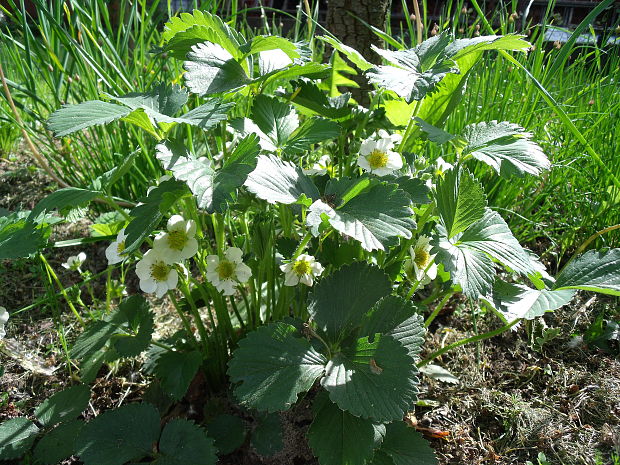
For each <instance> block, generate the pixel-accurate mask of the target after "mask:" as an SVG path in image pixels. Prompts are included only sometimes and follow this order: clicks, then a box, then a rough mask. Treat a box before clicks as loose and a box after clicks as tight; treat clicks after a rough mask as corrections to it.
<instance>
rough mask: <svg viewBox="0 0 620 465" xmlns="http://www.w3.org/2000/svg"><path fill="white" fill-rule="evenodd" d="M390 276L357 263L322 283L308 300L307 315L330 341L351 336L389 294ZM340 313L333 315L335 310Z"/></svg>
mask: <svg viewBox="0 0 620 465" xmlns="http://www.w3.org/2000/svg"><path fill="white" fill-rule="evenodd" d="M390 290H391V285H390V280H389V278H388V277H387V275H386V274H385V273H384V272H383V271H381V270H380V269H379V268H377V267H375V266H371V265H368V264H366V263H362V262H357V263H353V264H352V265H347V266H343V267H342V268H340V269H338V270H336V271H335V272H334V273H332V274H331V275H330V276H328V277H326V278H323V279H321V280H320V281H319V282H318V283H317V284H316V285H315V287H314V290H313V292H312V294H310V296H309V297H308V313H309V314H310V316H311V317H312V320H313V321H315V322H316V324H317V326H318V328H319V329H320V330H321V331H322V332H323V333H324V334H325V336H326V338H327V340H328V341H329V342H332V343H337V342H338V341H340V340H342V339H343V338H345V337H347V336H349V335H350V334H351V332H352V331H353V330H354V328H355V327H357V326H358V325H359V324H360V320H361V319H362V317H363V316H364V315H365V314H366V313H368V311H369V310H370V309H371V308H372V307H373V305H375V303H376V302H377V301H379V299H381V298H383V297H385V296H387V295H388V294H389V293H390ZM336 308H337V309H338V311H334V309H336Z"/></svg>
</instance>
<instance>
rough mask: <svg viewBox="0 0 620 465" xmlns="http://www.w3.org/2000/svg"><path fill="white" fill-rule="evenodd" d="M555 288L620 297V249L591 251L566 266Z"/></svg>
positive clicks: (558, 277)
mask: <svg viewBox="0 0 620 465" xmlns="http://www.w3.org/2000/svg"><path fill="white" fill-rule="evenodd" d="M553 288H554V289H556V290H559V289H583V290H585V291H594V292H600V293H603V294H609V295H620V249H611V250H607V251H597V250H589V251H588V252H586V253H584V254H583V255H581V256H579V257H577V258H576V259H574V260H572V261H571V262H569V263H568V265H566V267H565V268H564V269H563V270H562V271H561V273H560V274H559V275H558V276H557V279H556V281H555V285H554V286H553Z"/></svg>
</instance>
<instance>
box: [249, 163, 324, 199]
mask: <svg viewBox="0 0 620 465" xmlns="http://www.w3.org/2000/svg"><path fill="white" fill-rule="evenodd" d="M245 187H246V188H247V189H248V190H249V191H250V192H252V193H253V194H255V195H256V196H257V197H258V198H260V199H263V200H266V201H267V202H269V203H284V204H291V203H295V202H297V200H298V199H299V197H300V196H301V195H302V194H303V195H305V196H306V197H307V198H310V199H317V198H318V197H319V190H318V189H317V187H316V186H315V185H314V183H313V182H312V179H310V177H309V176H306V175H305V174H304V173H303V171H302V169H301V168H300V167H298V166H296V165H294V164H293V163H291V162H288V161H283V160H280V159H279V158H278V157H276V156H274V155H268V156H265V155H261V156H259V157H258V162H257V164H256V169H254V171H252V172H251V173H250V174H249V176H248V178H247V179H246V181H245Z"/></svg>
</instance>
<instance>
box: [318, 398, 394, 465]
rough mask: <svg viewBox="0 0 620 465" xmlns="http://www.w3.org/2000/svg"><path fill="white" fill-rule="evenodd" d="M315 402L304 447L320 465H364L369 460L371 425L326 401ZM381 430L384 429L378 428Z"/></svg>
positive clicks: (373, 428) (372, 436)
mask: <svg viewBox="0 0 620 465" xmlns="http://www.w3.org/2000/svg"><path fill="white" fill-rule="evenodd" d="M321 400H323V399H317V400H316V401H315V408H314V410H315V417H314V420H313V422H312V424H311V425H310V429H309V430H308V444H309V446H310V448H311V449H312V452H314V455H316V456H317V457H318V459H319V463H320V464H321V465H364V464H365V463H367V461H368V460H369V459H370V458H371V457H372V455H373V451H374V449H375V447H376V445H375V425H374V424H373V422H372V420H368V419H363V418H358V417H356V416H353V415H351V414H350V413H348V412H345V411H343V410H341V409H340V408H339V407H338V406H337V405H335V404H333V403H332V402H330V401H329V399H324V400H323V401H322V402H321ZM381 427H382V428H383V429H384V430H385V426H383V425H381Z"/></svg>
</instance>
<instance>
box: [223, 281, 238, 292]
mask: <svg viewBox="0 0 620 465" xmlns="http://www.w3.org/2000/svg"><path fill="white" fill-rule="evenodd" d="M235 285H236V283H235V282H234V281H233V280H231V279H225V280H224V281H222V282H221V283H220V290H221V291H222V292H223V294H224V295H233V294H234V293H235Z"/></svg>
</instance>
